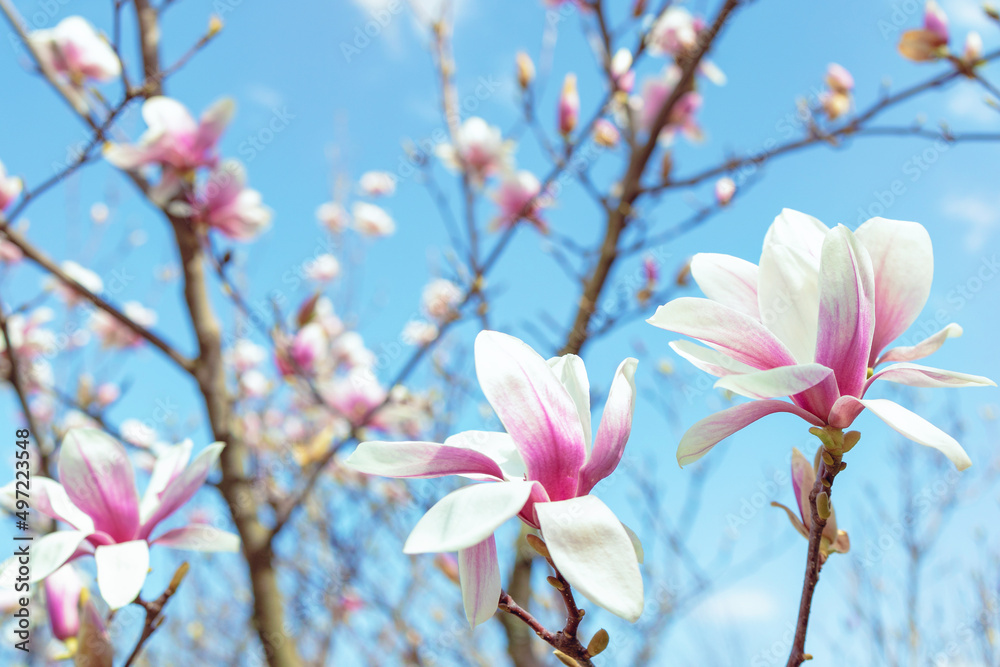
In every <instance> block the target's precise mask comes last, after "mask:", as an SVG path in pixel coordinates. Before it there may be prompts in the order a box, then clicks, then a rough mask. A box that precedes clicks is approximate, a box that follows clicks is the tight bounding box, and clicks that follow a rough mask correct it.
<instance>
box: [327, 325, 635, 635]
mask: <svg viewBox="0 0 1000 667" xmlns="http://www.w3.org/2000/svg"><path fill="white" fill-rule="evenodd" d="M475 356H476V374H477V375H478V376H479V384H480V386H481V387H482V390H483V393H484V394H485V395H486V398H487V400H488V401H489V402H490V404H491V405H492V406H493V409H494V410H495V411H496V413H497V416H498V417H499V418H500V421H501V422H502V423H503V425H504V427H505V428H506V431H507V432H506V433H491V432H487V431H466V432H464V433H459V434H457V435H453V436H451V437H450V438H448V439H447V440H446V441H445V443H444V444H437V443H432V442H365V443H362V444H360V445H359V446H358V448H357V449H356V450H355V452H354V453H353V454H352V455H351V456H350V458H349V459H348V460H347V464H348V465H349V466H351V467H353V468H355V469H356V470H359V471H361V472H364V473H367V474H371V475H382V476H385V477H401V478H428V477H444V476H447V475H459V476H462V477H466V478H468V479H472V480H476V481H492V482H498V483H496V484H472V485H470V486H465V487H463V488H461V489H459V490H457V491H455V492H453V493H450V494H449V495H447V496H445V497H444V498H443V499H442V500H440V501H439V502H438V503H437V504H436V505H434V506H433V507H431V509H430V510H428V512H427V514H425V515H424V516H423V518H421V519H420V521H419V522H417V525H416V526H415V527H414V529H413V532H411V533H410V536H409V538H408V539H407V540H406V544H405V546H404V547H403V551H404V552H405V553H409V554H416V553H440V552H453V551H457V552H458V562H459V579H460V581H461V585H462V598H463V601H464V603H465V613H466V616H467V618H468V620H469V623H470V624H471V625H473V626H475V625H477V624H479V623H483V622H484V621H486V620H487V619H489V618H490V617H491V616H492V615H493V612H494V611H495V610H496V608H497V600H498V599H499V596H500V570H499V565H498V563H497V551H496V542H495V540H494V536H493V533H494V531H496V530H497V528H499V527H500V525H501V524H503V523H505V522H506V521H507V520H508V519H511V518H513V517H515V516H516V517H518V518H520V519H521V521H523V522H524V523H525V524H527V525H528V526H530V527H531V528H534V529H536V530H539V531H540V532H541V535H542V538H543V539H544V540H545V543H546V546H547V548H548V551H549V553H550V555H551V558H552V561H553V562H554V563H555V565H556V567H557V568H559V572H561V573H562V575H563V576H564V577H565V578H566V580H567V581H569V583H570V584H571V585H572V586H573V587H574V588H576V589H577V590H578V591H579V592H580V593H582V594H583V595H584V596H585V597H587V599H589V600H590V601H591V602H593V603H594V604H596V605H598V606H601V607H603V608H605V609H607V610H608V611H610V612H612V613H613V614H616V615H618V616H621V617H622V618H625V619H627V620H629V621H635V620H636V619H637V618H639V615H640V614H641V613H642V606H643V596H642V577H641V575H640V574H639V560H640V559H641V556H640V555H639V554H640V553H641V552H639V547H638V545H637V544H636V545H635V546H634V543H633V540H635V539H636V538H635V537H634V535H631V533H630V531H629V530H628V529H627V528H625V527H624V526H623V525H622V524H621V522H619V521H618V519H617V518H615V515H614V513H613V512H612V511H611V510H610V509H608V507H607V506H606V505H605V504H604V503H603V502H601V501H600V500H598V499H597V497H596V496H592V495H589V494H590V491H591V489H593V488H594V485H595V484H597V482H599V481H600V480H602V479H604V478H605V477H607V476H608V475H610V474H611V473H612V472H613V471H614V469H615V468H616V467H617V465H618V462H619V460H621V457H622V453H623V452H624V448H625V443H626V441H627V440H628V436H629V432H630V430H631V426H632V410H633V407H634V403H635V383H634V380H633V376H634V373H635V368H636V363H637V362H636V360H635V359H626V360H625V361H623V362H622V363H621V365H620V366H619V367H618V371H617V372H616V373H615V377H614V380H613V382H612V385H611V391H610V393H609V395H608V401H607V403H606V404H605V408H604V416H603V419H602V420H601V424H600V426H599V428H598V429H597V436H596V438H594V441H593V449H591V447H590V443H591V417H590V385H589V382H588V379H587V372H586V369H585V368H584V365H583V361H582V360H581V359H580V358H579V357H577V356H575V355H566V356H563V357H557V358H554V359H551V360H549V361H548V362H546V361H545V360H544V359H543V358H542V357H540V356H539V355H538V354H537V353H536V352H535V351H534V350H532V349H531V348H530V347H528V346H527V345H526V344H525V343H523V342H521V341H520V340H518V339H517V338H513V337H512V336H507V335H505V334H501V333H497V332H493V331H483V332H481V333H480V334H479V335H478V336H477V337H476V345H475ZM636 543H637V540H636Z"/></svg>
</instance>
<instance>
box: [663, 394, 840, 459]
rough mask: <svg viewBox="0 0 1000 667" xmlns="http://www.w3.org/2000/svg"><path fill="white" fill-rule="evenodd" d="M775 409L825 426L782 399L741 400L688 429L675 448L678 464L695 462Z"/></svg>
mask: <svg viewBox="0 0 1000 667" xmlns="http://www.w3.org/2000/svg"><path fill="white" fill-rule="evenodd" d="M775 412H791V413H792V414H794V415H798V416H799V417H802V418H803V419H805V420H806V421H807V422H809V423H810V424H812V425H813V426H824V423H823V422H822V421H820V420H819V419H817V418H816V417H815V416H814V415H812V414H810V413H809V412H806V411H805V410H803V409H802V408H800V407H798V406H797V405H793V404H792V403H787V402H785V401H751V402H749V403H742V404H740V405H736V406H733V407H731V408H728V409H726V410H723V411H722V412H716V413H715V414H714V415H709V416H708V417H705V418H704V419H702V420H701V421H699V422H698V423H697V424H695V425H694V426H692V427H691V428H689V429H688V430H687V433H685V434H684V437H682V438H681V442H680V445H679V446H678V447H677V462H678V463H679V464H680V465H681V466H685V465H687V464H689V463H694V462H695V461H697V460H698V459H700V458H701V457H702V456H704V455H705V454H706V453H708V450H710V449H711V448H712V447H715V446H716V445H717V444H719V442H721V441H722V440H724V439H726V438H728V437H729V436H731V435H732V434H733V433H736V432H737V431H739V430H740V429H742V428H745V427H746V426H749V425H750V424H752V423H754V422H755V421H757V420H758V419H760V418H761V417H766V416H767V415H770V414H773V413H775Z"/></svg>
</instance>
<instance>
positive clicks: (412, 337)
mask: <svg viewBox="0 0 1000 667" xmlns="http://www.w3.org/2000/svg"><path fill="white" fill-rule="evenodd" d="M401 335H402V338H403V342H404V343H406V344H407V345H427V344H428V343H432V342H434V341H435V340H436V339H437V337H438V328H437V325H436V324H434V323H432V322H426V321H424V320H410V321H409V322H407V323H406V324H405V325H404V326H403V332H402V334H401Z"/></svg>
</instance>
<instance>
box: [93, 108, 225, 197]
mask: <svg viewBox="0 0 1000 667" xmlns="http://www.w3.org/2000/svg"><path fill="white" fill-rule="evenodd" d="M235 110H236V104H235V103H234V102H233V101H232V100H231V99H228V98H224V99H222V100H219V101H218V102H216V103H215V104H213V105H212V106H210V107H209V108H208V109H207V110H206V111H205V112H204V113H203V114H202V116H201V119H200V120H199V121H197V122H195V120H194V118H193V117H192V116H191V114H190V112H188V110H187V109H186V108H185V107H184V105H183V104H181V103H180V102H178V101H177V100H175V99H171V98H169V97H163V96H156V97H150V98H149V99H148V100H146V101H145V102H144V103H143V105H142V118H143V120H145V121H146V125H147V126H148V127H147V130H146V132H145V133H143V135H142V136H141V137H139V142H138V143H137V144H134V145H132V144H110V143H109V144H105V147H104V157H105V158H106V159H107V160H108V162H110V163H111V164H113V165H114V166H116V167H118V168H119V169H126V170H130V169H138V168H140V167H143V166H145V165H150V164H155V165H159V166H161V167H162V168H163V174H162V179H161V182H160V183H159V185H157V186H156V190H155V192H154V198H155V199H156V200H157V201H166V200H168V199H169V198H170V197H172V196H173V195H174V194H176V193H177V191H178V190H179V189H180V187H181V185H182V182H183V179H184V178H187V177H188V176H189V175H190V173H191V172H192V171H193V170H195V169H198V168H201V167H209V168H214V167H215V166H216V165H217V164H218V161H219V157H218V152H217V144H218V143H219V138H220V137H221V136H222V132H223V131H224V130H225V129H226V125H228V124H229V121H230V119H231V118H232V117H233V113H234V112H235Z"/></svg>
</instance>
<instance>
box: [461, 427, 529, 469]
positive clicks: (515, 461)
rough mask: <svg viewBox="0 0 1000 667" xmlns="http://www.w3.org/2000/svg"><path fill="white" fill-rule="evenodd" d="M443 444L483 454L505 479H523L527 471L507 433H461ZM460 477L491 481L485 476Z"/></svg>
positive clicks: (519, 453)
mask: <svg viewBox="0 0 1000 667" xmlns="http://www.w3.org/2000/svg"><path fill="white" fill-rule="evenodd" d="M444 444H445V446H451V447H461V448H463V449H471V450H472V451H475V452H479V453H480V454H485V455H486V456H488V457H489V458H491V459H493V461H494V462H495V463H496V464H497V465H498V466H500V471H501V472H502V473H503V476H504V478H505V479H524V475H525V473H526V471H527V469H526V468H525V465H524V459H522V458H521V452H520V451H518V449H517V444H516V443H515V442H514V438H512V437H510V434H509V433H500V432H497V431H462V432H461V433H456V434H455V435H452V436H449V437H448V438H446V439H445V441H444ZM462 477H467V478H469V479H478V480H481V481H487V480H490V479H492V477H490V476H489V475H486V474H478V475H477V474H463V475H462Z"/></svg>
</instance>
